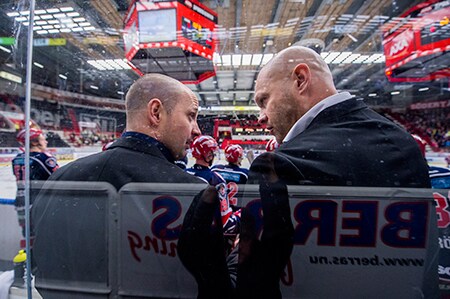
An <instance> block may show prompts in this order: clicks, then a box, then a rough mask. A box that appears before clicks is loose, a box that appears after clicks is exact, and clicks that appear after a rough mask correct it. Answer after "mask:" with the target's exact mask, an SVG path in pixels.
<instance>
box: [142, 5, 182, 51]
mask: <svg viewBox="0 0 450 299" xmlns="http://www.w3.org/2000/svg"><path fill="white" fill-rule="evenodd" d="M138 15H139V20H138V22H139V42H140V43H152V42H170V41H175V40H177V14H176V10H175V9H161V10H146V11H140V12H139V14H138Z"/></svg>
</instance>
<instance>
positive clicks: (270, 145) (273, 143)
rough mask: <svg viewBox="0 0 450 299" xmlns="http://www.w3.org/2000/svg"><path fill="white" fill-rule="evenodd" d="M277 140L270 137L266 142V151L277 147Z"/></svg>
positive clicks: (271, 150)
mask: <svg viewBox="0 0 450 299" xmlns="http://www.w3.org/2000/svg"><path fill="white" fill-rule="evenodd" d="M278 146H279V145H278V142H277V141H276V140H275V138H274V139H270V140H269V141H267V143H266V151H268V152H273V151H274V150H275V149H276V148H278Z"/></svg>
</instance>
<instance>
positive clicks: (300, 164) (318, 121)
mask: <svg viewBox="0 0 450 299" xmlns="http://www.w3.org/2000/svg"><path fill="white" fill-rule="evenodd" d="M274 158H275V161H274V162H275V168H276V172H277V174H278V175H279V176H280V177H281V178H283V180H284V181H286V182H287V183H288V184H294V185H297V184H310V185H322V186H365V187H370V186H371V187H416V188H430V180H429V177H428V168H427V165H426V162H425V161H424V159H423V157H422V155H421V152H420V150H419V148H418V146H417V144H416V143H415V141H414V139H413V138H412V137H411V135H410V134H409V133H407V132H406V131H405V130H404V129H403V128H401V127H399V126H398V125H396V124H394V123H393V122H392V121H390V120H388V119H386V118H384V117H383V116H381V115H379V114H378V113H376V112H375V111H373V110H371V109H370V108H368V107H367V106H366V104H365V103H364V102H363V101H362V100H358V99H355V98H353V99H349V100H347V101H344V102H342V103H339V104H336V105H334V106H331V107H328V108H327V109H325V110H323V111H322V112H320V113H319V114H318V115H317V116H316V118H314V120H313V121H312V122H311V124H310V125H309V126H308V127H307V128H306V130H305V131H303V132H302V133H300V134H299V135H297V136H296V137H294V138H293V139H291V140H290V141H288V142H285V143H283V144H282V145H281V146H280V147H279V148H278V149H277V150H276V151H275V155H274ZM265 160H266V159H265V158H264V155H262V156H261V157H258V158H256V159H255V161H254V162H253V164H252V166H251V169H250V172H251V173H250V176H249V177H250V178H252V181H253V182H254V181H255V180H254V178H256V177H257V176H258V173H260V172H261V171H263V169H264V168H266V167H267V166H264V165H265V164H267V161H265Z"/></svg>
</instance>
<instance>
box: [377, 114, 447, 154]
mask: <svg viewBox="0 0 450 299" xmlns="http://www.w3.org/2000/svg"><path fill="white" fill-rule="evenodd" d="M385 113H386V112H385ZM388 114H389V115H390V116H391V118H393V119H394V120H396V121H397V122H399V123H400V124H401V125H403V126H404V127H405V128H406V129H407V130H408V131H409V132H410V133H412V134H417V135H419V136H421V137H422V138H424V139H425V140H426V141H427V142H428V143H429V144H430V146H431V147H432V148H434V149H436V150H437V149H443V150H445V151H450V121H449V120H450V109H449V108H446V109H428V110H411V109H409V110H407V111H406V112H405V113H398V112H396V113H394V112H388Z"/></svg>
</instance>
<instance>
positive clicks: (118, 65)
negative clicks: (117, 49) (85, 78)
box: [87, 59, 132, 71]
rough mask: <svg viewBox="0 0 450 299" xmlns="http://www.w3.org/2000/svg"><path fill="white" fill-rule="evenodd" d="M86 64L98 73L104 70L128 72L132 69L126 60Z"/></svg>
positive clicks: (95, 61)
mask: <svg viewBox="0 0 450 299" xmlns="http://www.w3.org/2000/svg"><path fill="white" fill-rule="evenodd" d="M87 63H88V64H90V65H92V66H93V67H95V68H96V69H98V70H100V71H105V70H129V69H131V68H132V67H131V66H130V63H129V62H128V61H127V60H126V59H99V60H88V61H87Z"/></svg>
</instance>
